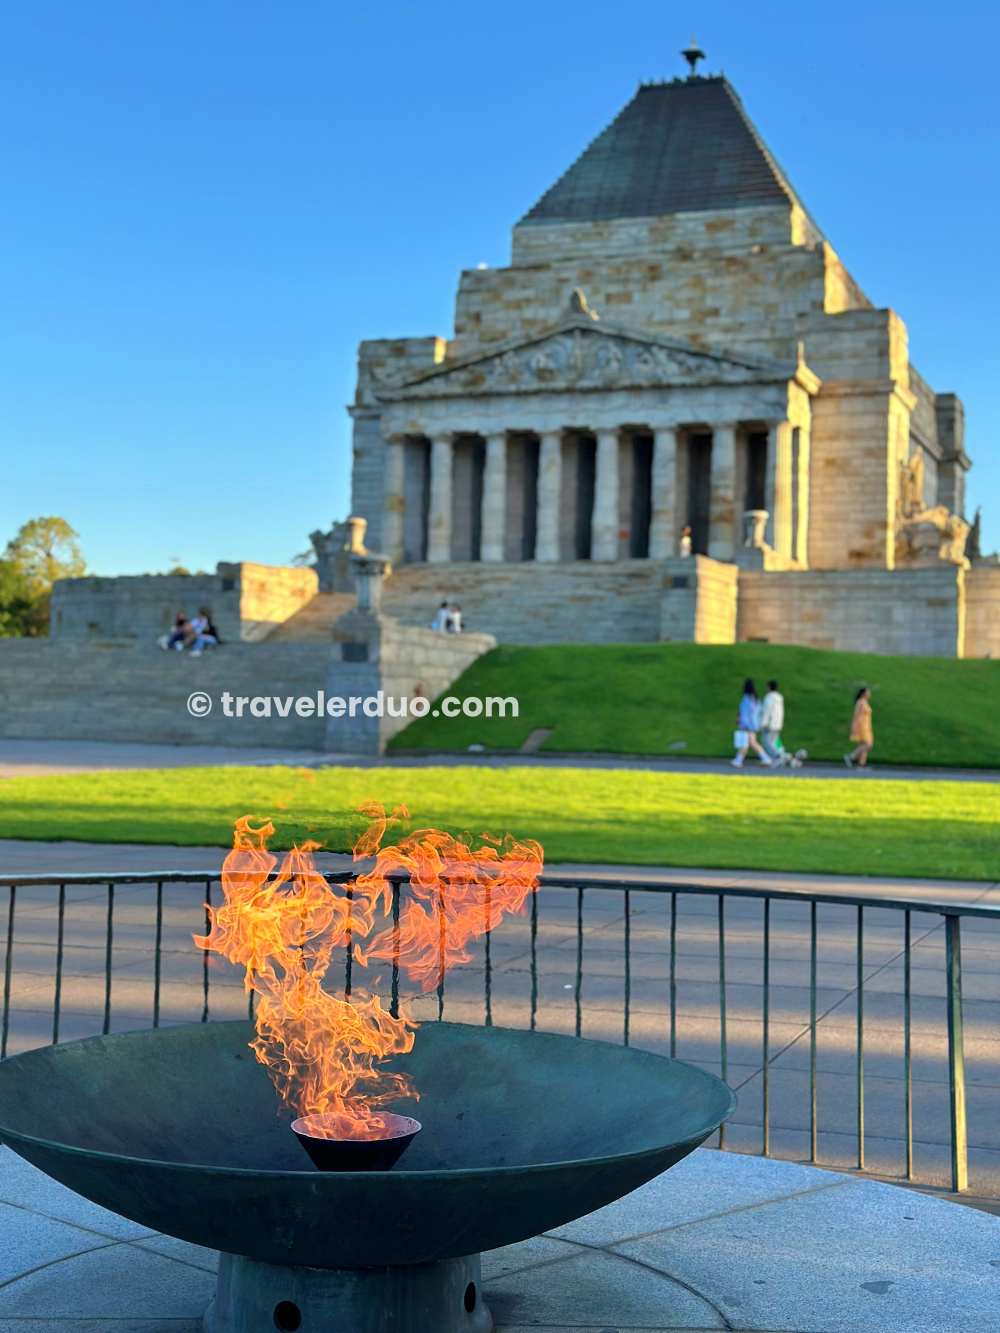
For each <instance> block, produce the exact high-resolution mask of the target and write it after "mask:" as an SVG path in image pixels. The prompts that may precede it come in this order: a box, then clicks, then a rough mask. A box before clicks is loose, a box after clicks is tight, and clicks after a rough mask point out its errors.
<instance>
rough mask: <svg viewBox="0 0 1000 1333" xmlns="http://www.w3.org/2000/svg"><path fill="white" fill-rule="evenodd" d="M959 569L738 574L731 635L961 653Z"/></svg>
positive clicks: (851, 648)
mask: <svg viewBox="0 0 1000 1333" xmlns="http://www.w3.org/2000/svg"><path fill="white" fill-rule="evenodd" d="M963 594H964V590H963V571H962V570H960V569H957V568H956V567H955V566H954V565H942V566H941V568H940V569H933V568H932V569H912V570H909V569H908V570H903V569H899V570H892V571H890V570H875V569H871V570H860V569H859V570H837V571H828V572H824V573H819V572H814V571H807V572H802V573H799V572H789V573H763V572H760V571H750V570H744V571H742V573H741V575H740V584H739V612H738V617H737V638H738V639H740V640H746V639H762V640H764V641H765V642H770V643H796V644H802V645H803V646H805V647H809V648H836V649H839V650H840V651H843V652H864V653H889V654H900V655H909V656H920V657H955V656H961V653H962V646H963V623H964V614H963V613H964V595H963Z"/></svg>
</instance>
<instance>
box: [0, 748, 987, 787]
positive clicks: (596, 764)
mask: <svg viewBox="0 0 1000 1333" xmlns="http://www.w3.org/2000/svg"><path fill="white" fill-rule="evenodd" d="M250 764H286V765H289V766H291V767H306V768H328V767H354V768H375V767H382V766H385V767H390V768H426V767H441V766H443V767H446V768H450V767H466V766H471V767H480V768H483V767H485V768H511V767H522V768H523V767H537V768H600V769H622V768H626V769H630V768H634V769H643V770H645V771H647V772H653V773H717V774H722V775H724V776H727V777H737V776H743V777H758V778H761V779H767V780H770V781H774V780H775V779H781V780H782V781H784V780H788V781H795V782H800V781H806V780H808V779H810V778H836V779H838V780H842V781H848V782H868V781H877V780H882V779H894V780H901V779H902V780H906V781H912V782H933V781H941V780H947V781H950V782H1000V769H988V768H984V769H978V768H974V769H973V768H970V769H962V768H896V767H886V766H883V765H881V764H878V763H876V764H873V765H872V766H871V767H870V768H868V769H867V770H857V769H853V770H849V769H847V768H845V767H844V766H843V764H829V763H811V762H810V763H807V764H805V765H804V766H803V767H802V768H799V769H790V768H782V769H773V770H772V769H767V768H764V767H763V766H762V765H761V764H759V763H757V762H756V761H750V760H748V761H747V763H746V764H745V765H744V767H743V768H741V769H739V770H737V769H734V768H733V767H732V765H731V764H729V763H727V762H726V760H724V759H696V758H676V757H668V756H663V755H606V754H555V755H548V754H546V755H538V754H478V753H477V754H430V755H402V756H398V757H397V756H392V757H382V758H378V759H374V758H366V757H364V756H359V755H338V754H326V753H320V752H318V751H316V750H271V749H264V748H261V747H257V748H246V749H243V748H240V747H237V746H221V745H215V746H212V745H152V744H150V745H141V744H132V743H126V742H119V741H43V740H23V741H22V740H0V778H16V777H45V776H49V775H52V774H56V773H87V772H98V771H102V770H106V769H111V770H114V769H134V768H198V767H218V766H220V765H250Z"/></svg>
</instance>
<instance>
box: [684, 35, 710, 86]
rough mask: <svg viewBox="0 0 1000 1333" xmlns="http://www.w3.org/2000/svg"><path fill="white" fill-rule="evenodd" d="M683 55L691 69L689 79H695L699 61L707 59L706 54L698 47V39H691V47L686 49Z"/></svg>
mask: <svg viewBox="0 0 1000 1333" xmlns="http://www.w3.org/2000/svg"><path fill="white" fill-rule="evenodd" d="M681 55H682V56H683V57H684V59H685V60H686V61H687V62H688V65H689V66H690V68H691V73H690V74H689V75H688V78H689V79H693V78H694V77H695V74H696V73H697V69H698V61H699V60H704V59H705V52H704V51H703V50H702V49H701V47H700V46H699V45H698V39H697V38H696V37H692V38H691V45H690V46H688V47H686V48H685V49H684V50H683V51H682V52H681Z"/></svg>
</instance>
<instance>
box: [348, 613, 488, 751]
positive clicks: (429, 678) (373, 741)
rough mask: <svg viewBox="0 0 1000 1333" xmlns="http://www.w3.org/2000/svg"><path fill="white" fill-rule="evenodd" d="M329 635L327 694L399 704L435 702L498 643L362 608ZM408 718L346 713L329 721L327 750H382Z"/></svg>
mask: <svg viewBox="0 0 1000 1333" xmlns="http://www.w3.org/2000/svg"><path fill="white" fill-rule="evenodd" d="M333 637H334V657H333V660H332V662H331V666H330V687H329V693H330V694H337V695H340V696H342V697H344V698H346V699H349V698H351V697H352V696H353V697H355V698H360V699H372V700H377V699H378V698H379V696H380V695H381V696H382V697H384V698H391V699H393V700H394V701H396V702H397V704H399V705H401V701H402V700H404V699H405V700H409V699H413V698H415V697H420V698H423V699H427V700H429V701H431V702H433V701H434V700H435V699H437V698H438V697H439V696H440V695H441V694H443V693H444V692H445V691H446V690H447V689H448V687H449V686H450V685H451V684H452V682H453V681H455V680H457V679H458V677H459V676H460V675H461V674H462V672H463V671H464V670H465V669H466V667H468V666H471V665H472V663H473V662H474V661H475V660H476V658H477V657H481V656H482V655H483V653H486V652H489V650H490V649H491V648H495V647H496V640H495V639H494V638H493V637H492V636H491V635H489V634H442V633H439V632H437V631H435V630H430V629H416V628H413V627H410V626H406V625H401V624H400V623H399V622H398V621H396V620H393V619H392V618H390V617H388V616H385V615H372V614H370V613H368V612H364V611H351V612H348V613H347V615H345V616H342V617H341V618H340V620H338V621H337V624H336V625H335V626H334V631H333ZM373 707H374V706H373ZM410 721H411V718H410V716H409V714H405V715H404V716H402V717H397V716H388V715H386V716H382V717H379V716H374V715H369V714H368V713H366V712H364V711H362V710H357V711H355V712H354V714H353V715H351V714H350V712H346V713H345V714H344V716H342V717H334V718H330V719H328V721H327V729H326V748H327V750H330V751H335V752H338V753H341V754H368V755H377V754H382V753H383V751H384V750H385V746H386V742H387V741H388V740H389V739H390V737H392V736H394V735H395V734H396V732H398V731H402V729H403V728H404V727H405V726H407V725H408V723H409V722H410Z"/></svg>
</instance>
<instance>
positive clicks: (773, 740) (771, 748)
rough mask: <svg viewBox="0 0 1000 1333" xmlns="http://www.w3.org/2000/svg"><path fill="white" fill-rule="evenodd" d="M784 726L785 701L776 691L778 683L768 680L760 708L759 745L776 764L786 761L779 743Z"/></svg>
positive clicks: (777, 690) (778, 691) (782, 747)
mask: <svg viewBox="0 0 1000 1333" xmlns="http://www.w3.org/2000/svg"><path fill="white" fill-rule="evenodd" d="M784 725H785V699H784V696H783V695H782V693H781V691H780V690H779V689H778V682H777V681H776V680H769V681H768V682H767V693H766V694H765V695H764V701H763V703H762V704H761V706H760V743H761V745H763V747H764V749H765V750H766V751H767V754H768V756H769V758H770V759H771V760H772V761H773V762H774V763H776V764H782V763H784V762H785V759H786V755H785V749H784V746H783V745H782V743H781V730H782V728H783V727H784Z"/></svg>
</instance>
